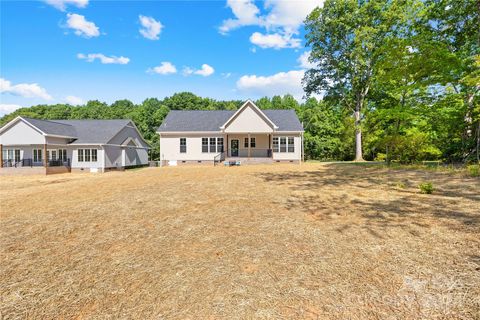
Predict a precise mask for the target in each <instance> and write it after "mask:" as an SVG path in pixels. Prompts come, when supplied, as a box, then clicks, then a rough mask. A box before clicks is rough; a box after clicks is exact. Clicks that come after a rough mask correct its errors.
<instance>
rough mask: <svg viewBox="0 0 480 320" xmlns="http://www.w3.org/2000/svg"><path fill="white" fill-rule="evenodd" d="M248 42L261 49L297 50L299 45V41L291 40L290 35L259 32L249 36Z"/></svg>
mask: <svg viewBox="0 0 480 320" xmlns="http://www.w3.org/2000/svg"><path fill="white" fill-rule="evenodd" d="M250 42H251V43H253V44H255V45H257V46H259V47H260V48H263V49H266V48H274V49H282V48H299V47H300V44H301V40H300V39H297V38H292V35H288V34H283V35H282V34H280V33H271V34H261V33H260V32H254V33H253V34H252V35H251V36H250Z"/></svg>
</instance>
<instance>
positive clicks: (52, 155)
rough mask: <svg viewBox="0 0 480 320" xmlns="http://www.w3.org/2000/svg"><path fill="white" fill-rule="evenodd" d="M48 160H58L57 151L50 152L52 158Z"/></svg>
mask: <svg viewBox="0 0 480 320" xmlns="http://www.w3.org/2000/svg"><path fill="white" fill-rule="evenodd" d="M48 160H57V150H50V157H49V158H48Z"/></svg>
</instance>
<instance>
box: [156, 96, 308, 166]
mask: <svg viewBox="0 0 480 320" xmlns="http://www.w3.org/2000/svg"><path fill="white" fill-rule="evenodd" d="M157 133H158V134H159V136H160V160H161V162H162V164H170V165H176V164H182V163H199V162H201V163H204V162H213V161H214V160H218V159H224V158H226V160H230V161H232V160H235V161H242V160H244V161H245V162H248V161H250V160H252V162H257V163H258V162H300V161H301V160H302V152H303V147H302V146H303V126H302V124H301V123H300V121H299V119H298V117H297V115H296V113H295V111H294V110H260V109H259V108H258V107H257V106H256V105H255V104H254V103H253V102H252V101H247V102H245V103H244V104H243V105H242V106H241V107H240V108H239V109H238V110H237V111H225V110H222V111H170V113H169V114H168V115H167V117H166V118H165V119H164V122H163V123H162V125H161V126H160V127H159V128H158V130H157ZM219 138H220V139H223V150H222V149H220V148H218V145H217V148H213V150H214V151H212V149H211V144H210V139H216V141H218V140H217V139H219ZM205 139H208V151H207V152H206V151H205V144H204V143H205ZM183 141H185V145H183V146H181V145H180V144H181V143H183ZM280 141H282V142H284V143H282V145H281V146H280ZM274 142H275V143H274ZM276 142H278V143H276Z"/></svg>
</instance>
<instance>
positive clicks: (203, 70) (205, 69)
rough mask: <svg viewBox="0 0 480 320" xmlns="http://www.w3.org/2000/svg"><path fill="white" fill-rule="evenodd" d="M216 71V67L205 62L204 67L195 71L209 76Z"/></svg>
mask: <svg viewBox="0 0 480 320" xmlns="http://www.w3.org/2000/svg"><path fill="white" fill-rule="evenodd" d="M214 72H215V69H213V68H212V67H211V66H209V65H208V64H206V63H204V64H202V68H201V69H200V70H197V71H195V72H194V73H195V74H198V75H200V76H204V77H208V76H211V75H212V74H213V73H214Z"/></svg>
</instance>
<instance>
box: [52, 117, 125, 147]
mask: <svg viewBox="0 0 480 320" xmlns="http://www.w3.org/2000/svg"><path fill="white" fill-rule="evenodd" d="M53 121H55V122H58V123H62V124H65V125H70V126H72V127H74V128H75V130H76V131H77V136H76V138H77V140H75V141H74V142H73V143H72V144H87V143H92V144H105V143H108V142H109V141H110V140H111V139H112V138H113V137H114V136H115V135H116V134H117V133H118V132H120V130H122V129H123V128H124V127H125V126H126V125H127V124H128V123H129V122H130V120H127V119H120V120H53Z"/></svg>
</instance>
